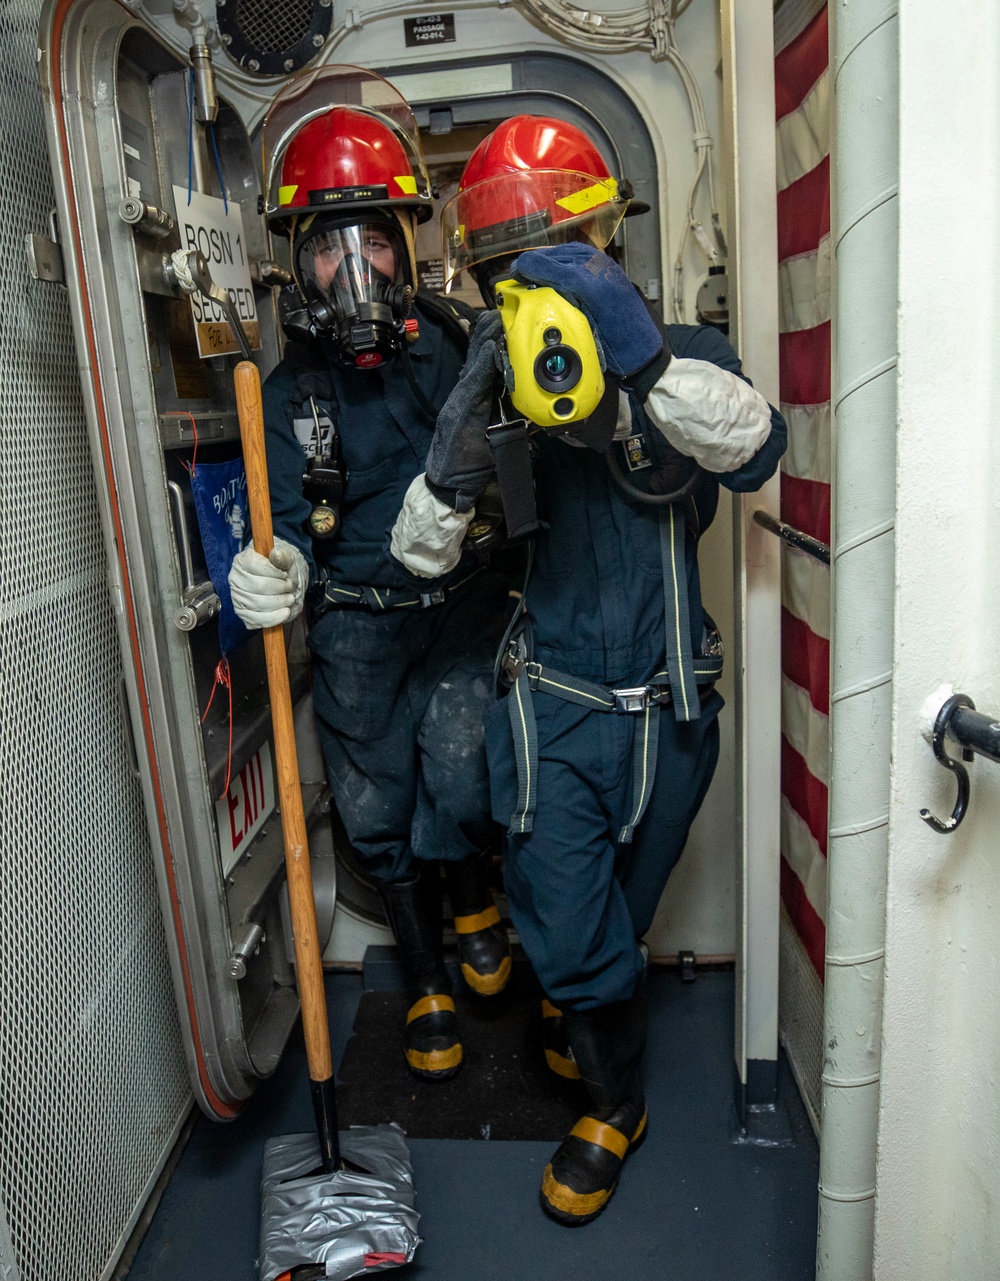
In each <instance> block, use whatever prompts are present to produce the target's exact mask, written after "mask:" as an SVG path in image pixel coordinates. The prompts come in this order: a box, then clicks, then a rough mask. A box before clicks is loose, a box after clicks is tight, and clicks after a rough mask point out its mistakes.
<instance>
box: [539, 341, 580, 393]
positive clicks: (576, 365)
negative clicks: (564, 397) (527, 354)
mask: <svg viewBox="0 0 1000 1281" xmlns="http://www.w3.org/2000/svg"><path fill="white" fill-rule="evenodd" d="M582 375H583V362H582V361H581V360H580V356H579V353H578V352H576V351H574V350H573V348H572V347H567V346H566V345H565V344H564V343H561V344H560V345H559V346H558V347H545V348H543V349H542V350H541V351H540V352H539V353H538V355H537V356H536V357H535V382H537V383H538V385H539V387H541V388H542V389H543V390H544V391H551V392H565V391H570V390H572V388H574V387H575V386H576V384H577V383H578V382H579V381H580V378H581V377H582Z"/></svg>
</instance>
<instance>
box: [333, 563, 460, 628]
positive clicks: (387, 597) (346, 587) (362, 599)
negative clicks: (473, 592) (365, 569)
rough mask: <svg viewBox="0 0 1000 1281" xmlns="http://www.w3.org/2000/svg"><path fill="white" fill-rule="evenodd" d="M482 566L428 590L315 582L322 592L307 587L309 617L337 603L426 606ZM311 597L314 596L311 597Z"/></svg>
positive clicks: (375, 608) (378, 609)
mask: <svg viewBox="0 0 1000 1281" xmlns="http://www.w3.org/2000/svg"><path fill="white" fill-rule="evenodd" d="M483 569H484V566H482V565H479V566H477V567H476V568H475V569H474V570H473V571H472V572H471V573H469V574H466V576H465V577H464V578H460V579H459V580H458V582H457V583H449V584H448V586H447V587H438V588H435V590H434V591H432V592H415V591H412V590H409V589H407V588H399V587H355V586H353V585H352V584H350V583H334V582H325V583H321V584H317V587H321V588H322V595H320V594H319V592H318V591H317V590H316V587H314V588H311V589H310V605H311V610H312V614H311V617H312V621H313V622H314V623H315V622H316V621H317V620H318V619H320V618H322V617H323V615H324V614H325V613H326V612H327V611H328V610H330V609H333V608H334V607H335V606H338V605H366V606H367V607H368V608H369V609H370V610H371V611H372V612H373V613H375V614H386V613H389V612H390V611H391V610H394V609H429V608H430V606H431V605H443V604H444V602H445V601H446V600H447V599H448V597H449V596H452V595H453V594H454V593H455V592H457V591H458V590H459V588H461V587H464V586H465V584H466V583H468V582H470V581H471V580H472V579H473V578H475V577H476V575H477V574H481V573H482V572H483ZM314 597H318V599H313V598H314Z"/></svg>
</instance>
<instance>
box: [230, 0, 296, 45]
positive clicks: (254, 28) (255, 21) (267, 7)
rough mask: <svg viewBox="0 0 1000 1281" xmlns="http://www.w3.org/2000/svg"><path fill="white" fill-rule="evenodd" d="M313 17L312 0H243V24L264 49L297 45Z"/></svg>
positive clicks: (245, 31) (253, 41) (247, 34)
mask: <svg viewBox="0 0 1000 1281" xmlns="http://www.w3.org/2000/svg"><path fill="white" fill-rule="evenodd" d="M312 20H313V0H240V17H239V23H240V27H241V29H242V31H243V34H244V36H245V37H246V39H247V40H248V42H249V43H250V44H252V45H254V46H255V47H256V48H257V49H259V50H260V51H261V53H281V52H283V51H284V50H285V49H294V47H295V46H296V45H297V44H298V43H299V41H300V40H303V39H304V38H305V37H306V36H307V35H308V34H309V28H310V27H311V26H312Z"/></svg>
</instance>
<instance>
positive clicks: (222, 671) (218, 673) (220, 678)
mask: <svg viewBox="0 0 1000 1281" xmlns="http://www.w3.org/2000/svg"><path fill="white" fill-rule="evenodd" d="M231 675H232V674H231V672H230V670H229V659H228V658H227V657H226V655H225V654H223V656H222V657H221V658H220V659H219V661H218V663H217V664H216V667H215V680H214V681H213V682H212V692H211V694H209V696H208V706H207V707H206V708H205V711H204V714H203V715H202V718H201V723H202V725H204V724H205V717H206V716H208V713H209V712H210V711H211V710H212V700H213V699H214V698H215V691H216V689H217V688H218V687H219V686H220V685H224V686H225V687H226V689H227V690H229V755H228V757H227V758H226V781H225V783H224V785H223V788H222V796H220V797H219V800H220V801H221V800H222V799H223V797H225V796H226V795H227V794H228V792H229V784H230V782H231V780H232V777H233V682H232V679H231Z"/></svg>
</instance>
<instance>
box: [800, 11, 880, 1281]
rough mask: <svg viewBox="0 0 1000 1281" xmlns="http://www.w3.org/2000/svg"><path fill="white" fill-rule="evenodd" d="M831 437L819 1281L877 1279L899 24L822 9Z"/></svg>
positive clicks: (861, 13) (863, 14)
mask: <svg viewBox="0 0 1000 1281" xmlns="http://www.w3.org/2000/svg"><path fill="white" fill-rule="evenodd" d="M830 18H831V22H832V32H831V58H832V70H833V76H834V82H833V83H834V93H833V104H834V105H833V111H834V119H833V122H832V124H833V143H832V147H831V155H832V170H831V174H832V179H833V188H832V193H831V194H832V203H833V209H832V218H831V235H832V237H833V246H834V254H835V280H834V301H833V334H834V363H833V370H832V375H833V377H832V383H833V385H832V400H833V408H834V421H835V423H836V429H835V455H834V456H835V483H834V504H835V507H834V534H833V631H832V659H831V665H832V671H831V683H830V689H831V695H830V710H831V726H830V729H831V733H830V750H831V768H830V819H829V822H830V830H829V838H830V839H829V844H828V869H827V872H828V889H827V917H826V999H825V1015H824V1038H823V1039H824V1044H823V1109H822V1143H821V1150H820V1186H819V1232H818V1244H817V1262H816V1276H817V1279H818V1281H868V1279H869V1278H871V1275H872V1239H873V1233H874V1211H875V1205H874V1202H875V1151H876V1127H877V1120H878V1094H879V1062H880V1036H881V1014H882V972H883V950H884V941H885V882H886V866H887V860H888V822H889V819H888V813H889V770H890V729H891V713H892V707H891V698H892V652H893V648H892V647H893V571H894V558H895V553H894V519H895V496H896V484H895V456H896V298H897V288H896V280H897V265H896V257H897V241H898V227H897V223H898V210H897V204H898V201H897V184H898V169H899V166H898V149H899V121H898V20H897V9H896V5H895V4H886V3H885V0H856V3H851V4H847V3H843V2H842V0H831V4H830Z"/></svg>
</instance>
